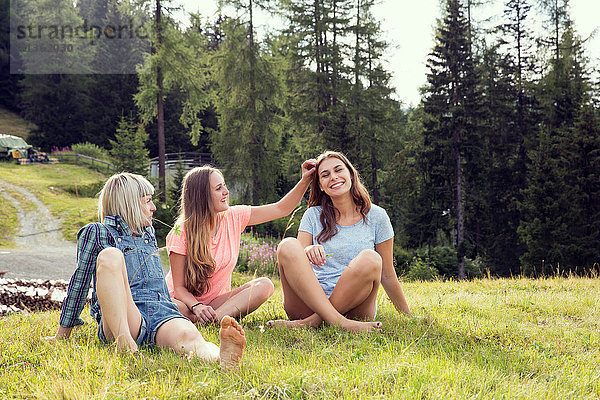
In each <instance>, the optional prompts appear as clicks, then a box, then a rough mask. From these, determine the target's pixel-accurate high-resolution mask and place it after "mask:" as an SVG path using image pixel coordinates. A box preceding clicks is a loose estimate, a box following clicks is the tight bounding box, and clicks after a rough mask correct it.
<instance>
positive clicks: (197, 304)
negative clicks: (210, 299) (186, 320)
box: [190, 302, 202, 312]
mask: <svg viewBox="0 0 600 400" xmlns="http://www.w3.org/2000/svg"><path fill="white" fill-rule="evenodd" d="M201 305H202V303H200V302H197V303H196V304H194V305H193V306H191V307H190V311H192V312H194V307H196V306H201Z"/></svg>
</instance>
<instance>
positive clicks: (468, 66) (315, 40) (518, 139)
mask: <svg viewBox="0 0 600 400" xmlns="http://www.w3.org/2000/svg"><path fill="white" fill-rule="evenodd" d="M500 1H502V4H503V11H502V14H501V15H498V16H497V20H498V21H499V23H498V24H496V25H495V26H493V27H491V28H490V27H489V26H486V27H485V28H484V27H483V25H482V24H481V21H476V20H474V19H473V18H472V17H471V16H472V15H473V10H474V9H475V8H477V7H482V6H484V5H485V3H486V2H484V1H472V0H444V1H442V4H443V7H442V14H441V15H440V16H439V18H438V22H437V26H436V27H435V44H434V46H433V48H431V49H430V52H429V55H428V57H427V59H426V60H423V61H424V62H426V65H427V70H428V73H427V82H426V84H425V85H424V86H423V87H422V88H421V100H420V103H419V104H417V105H416V106H414V107H407V106H405V105H404V104H402V102H401V101H399V100H398V98H401V97H402V94H401V93H396V90H395V88H394V87H392V85H391V83H390V82H391V72H390V71H389V70H387V69H386V63H385V56H386V51H387V50H388V49H389V46H391V45H392V44H391V43H388V42H386V41H385V40H383V36H384V35H383V32H382V30H381V26H380V22H379V21H377V20H376V19H375V18H374V16H373V13H372V9H373V7H374V6H375V3H376V2H375V0H229V1H222V2H221V3H222V5H223V6H224V8H223V12H221V13H219V15H217V16H216V17H214V18H212V17H211V18H209V17H206V16H203V15H197V14H190V23H189V24H183V23H181V22H180V21H178V20H177V19H176V18H175V17H174V15H175V13H174V11H175V5H173V4H171V2H169V1H168V0H153V1H149V0H142V1H127V0H80V1H77V2H76V3H73V2H72V1H68V0H23V1H21V2H19V3H18V4H19V6H18V7H17V6H13V5H11V4H17V3H15V2H12V3H11V1H10V0H0V27H1V28H2V29H1V31H0V106H1V107H4V108H6V109H9V110H11V111H13V112H17V113H19V114H20V115H21V116H23V117H24V118H25V119H27V120H28V121H31V122H32V123H34V124H35V125H36V127H37V128H36V129H35V130H34V131H33V132H32V133H31V135H30V136H29V138H28V141H29V142H30V143H31V144H33V145H35V146H37V147H39V148H41V149H43V150H45V151H50V150H51V149H52V148H62V147H65V146H72V145H74V144H80V143H86V142H87V143H91V144H94V145H97V146H98V147H101V148H105V149H111V148H112V149H113V151H114V152H117V151H118V150H117V147H119V148H121V149H123V148H131V149H132V151H131V154H138V153H140V154H142V156H146V157H147V153H148V152H149V154H150V156H152V157H154V156H159V157H163V156H164V154H165V152H183V151H189V152H210V153H212V154H213V156H214V159H215V160H216V162H217V164H218V165H219V166H220V167H221V168H223V170H224V171H225V176H226V177H227V179H229V180H235V181H241V182H247V185H246V186H245V190H244V191H243V192H242V193H241V194H240V196H239V198H236V199H233V200H235V202H238V203H241V202H247V203H250V204H261V203H265V202H268V201H273V200H276V199H278V198H279V197H280V196H281V195H283V194H284V193H285V192H286V191H287V190H289V189H290V188H291V187H292V186H293V185H294V184H295V182H296V180H297V179H298V178H299V172H300V168H299V166H300V164H301V162H302V160H304V159H307V158H312V157H314V156H316V155H318V154H319V153H320V152H322V151H323V150H326V149H328V150H336V151H341V152H343V153H345V154H346V155H347V156H348V158H349V159H350V160H351V161H352V162H353V163H354V165H355V166H356V167H357V169H358V170H359V171H360V173H361V176H362V179H363V181H364V183H365V184H366V186H367V188H368V190H369V192H370V194H371V196H372V200H373V202H374V203H376V204H379V205H381V206H382V207H384V208H385V209H386V210H387V212H388V214H389V216H390V218H391V220H392V223H393V225H394V230H395V258H396V263H397V267H398V269H399V270H400V271H401V272H403V273H407V274H409V275H410V274H413V275H414V276H417V277H420V278H435V277H442V278H458V279H462V278H465V277H473V276H479V275H482V274H486V273H487V274H490V275H493V276H511V275H519V274H524V275H528V276H540V275H554V274H568V273H573V274H587V273H589V272H590V271H592V270H594V269H598V263H599V262H600V74H599V71H598V66H597V65H594V64H593V63H592V62H591V61H590V59H589V57H588V55H587V53H586V51H587V49H586V38H582V37H580V35H579V34H578V32H577V27H576V26H575V24H574V21H573V20H572V19H571V16H570V14H569V1H568V0H496V2H500ZM487 3H490V1H488V2H487ZM15 8H18V9H17V10H15ZM228 10H233V12H229V11H228ZM257 10H261V12H267V13H272V14H273V15H277V16H278V17H279V18H283V20H284V21H285V23H284V26H283V27H282V28H281V29H271V30H269V31H268V32H266V33H262V34H260V35H259V34H257V28H256V21H255V14H256V12H257ZM11 12H12V13H21V14H22V15H26V16H27V18H28V20H29V21H36V18H38V19H37V21H40V20H41V18H42V17H43V16H45V17H47V14H48V13H50V14H51V16H52V18H53V20H55V21H61V23H62V24H71V25H79V24H83V22H84V21H104V23H105V25H108V24H109V23H111V22H112V23H114V22H115V21H122V22H124V23H127V21H135V22H136V23H138V24H140V26H144V27H146V28H147V32H149V35H148V37H147V40H148V42H147V43H142V44H139V45H133V43H132V46H130V47H128V48H119V49H118V51H116V50H115V49H112V48H110V46H108V44H107V43H106V41H104V42H103V41H99V42H98V44H97V45H96V46H88V47H86V48H79V47H78V46H77V43H76V39H74V38H68V37H67V38H63V39H62V40H63V41H65V42H64V44H66V45H67V46H70V45H74V47H73V48H74V50H73V51H74V52H80V54H79V55H78V56H79V59H84V58H85V59H86V63H85V65H79V67H81V68H82V69H81V70H78V72H77V73H68V71H67V72H64V71H63V72H62V73H61V72H60V71H61V68H65V65H66V63H67V62H66V61H65V59H64V58H63V55H62V54H61V53H55V54H53V55H50V56H49V55H47V54H45V55H44V58H40V57H41V54H42V53H39V54H35V52H33V53H29V54H27V53H20V52H17V51H11V29H10V21H9V18H10V15H11ZM534 12H535V13H538V14H540V15H542V20H543V25H544V27H543V28H544V29H542V30H540V29H537V27H536V26H535V24H534V23H533V22H532V20H531V16H532V15H533V13H534ZM44 13H46V14H44ZM540 32H542V33H540ZM92 33H93V32H92ZM69 40H71V41H72V42H69ZM17 58H20V59H19V60H17ZM124 60H125V61H126V62H125V61H124ZM17 62H19V63H21V64H22V65H24V66H25V67H27V66H29V67H32V66H40V65H43V66H44V67H46V68H48V70H47V71H37V72H36V73H26V72H27V70H26V69H25V73H11V63H12V65H14V64H15V63H17ZM125 64H127V65H134V66H135V68H134V70H133V71H129V70H128V69H127V65H125ZM119 68H122V69H121V70H120V69H119ZM107 71H108V72H110V73H107ZM119 71H121V72H119ZM13 72H14V71H13ZM125 133H130V135H125ZM125 136H127V137H129V138H130V139H129V141H127V140H125V139H123V138H124V137H125ZM136 143H137V144H136ZM140 143H141V146H142V151H141V152H137V153H136V152H135V151H133V150H134V148H135V147H136V146H137V145H139V144H140ZM131 157H132V158H135V157H133V156H131ZM161 178H162V177H161ZM158 185H159V188H160V190H159V192H160V193H161V196H160V197H161V201H162V202H163V203H165V204H170V206H169V207H171V208H169V209H173V207H172V205H173V203H174V201H175V200H174V199H175V198H176V195H177V194H176V192H177V190H171V189H169V188H167V187H166V185H165V183H164V180H163V179H159V182H158ZM160 209H162V208H161V207H160V206H159V210H160Z"/></svg>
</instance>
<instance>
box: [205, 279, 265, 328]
mask: <svg viewBox="0 0 600 400" xmlns="http://www.w3.org/2000/svg"><path fill="white" fill-rule="evenodd" d="M274 290H275V288H274V287H273V282H271V280H270V279H269V278H257V279H254V280H251V281H250V282H247V283H245V284H243V285H242V286H240V287H238V288H235V289H234V290H232V291H231V292H229V293H224V294H222V295H220V296H217V297H216V298H215V299H214V300H213V301H211V302H210V304H209V306H211V307H212V308H213V309H214V310H215V312H216V313H217V318H218V320H219V321H221V320H222V319H223V317H224V316H226V315H229V316H230V317H233V318H238V317H243V316H244V315H248V314H250V313H251V312H253V311H254V310H256V309H257V308H258V307H260V306H261V305H262V304H263V303H264V302H265V301H267V299H268V298H269V297H271V295H272V294H273V291H274Z"/></svg>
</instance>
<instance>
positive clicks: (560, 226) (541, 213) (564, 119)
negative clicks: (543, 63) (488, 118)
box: [519, 16, 600, 273]
mask: <svg viewBox="0 0 600 400" xmlns="http://www.w3.org/2000/svg"><path fill="white" fill-rule="evenodd" d="M566 19H567V20H566V22H565V25H564V26H563V27H562V29H563V35H562V38H561V41H560V43H559V45H558V47H557V49H558V50H559V52H558V56H559V57H558V58H552V59H551V60H550V62H549V65H550V67H549V70H548V73H547V74H546V75H545V76H544V77H543V79H542V80H541V82H540V85H539V95H538V96H539V98H540V104H541V106H542V107H543V119H542V123H543V124H542V129H541V130H540V132H539V135H538V137H537V138H536V140H535V141H533V142H532V144H531V148H532V150H531V151H530V153H529V154H530V159H531V166H530V168H529V170H528V181H527V182H528V185H527V189H526V190H524V191H523V193H524V196H523V201H522V202H521V204H520V209H521V212H522V221H521V224H520V226H519V234H520V236H521V239H522V240H523V242H524V243H525V244H526V245H527V252H526V253H525V254H524V255H523V256H522V257H521V260H522V262H523V264H524V268H525V269H526V270H527V271H529V272H539V271H540V268H541V265H542V260H543V265H544V266H545V267H544V268H543V270H542V273H543V272H546V270H547V266H552V268H554V269H556V268H558V267H559V266H560V267H561V269H563V270H566V269H575V268H586V267H589V266H590V265H589V264H590V263H592V262H595V260H593V258H594V256H597V254H594V251H590V249H589V246H593V245H595V243H596V235H597V228H596V226H597V225H596V224H594V223H593V222H592V221H591V218H594V217H593V216H594V215H597V211H596V209H595V206H591V204H592V203H588V201H589V200H590V199H593V200H592V201H593V204H596V203H597V178H596V176H595V175H596V173H597V172H592V170H593V168H594V167H593V166H592V165H594V166H595V165H597V164H596V163H597V153H598V151H599V150H600V149H599V148H598V147H597V146H598V140H597V139H596V138H595V136H597V131H596V129H597V128H596V126H597V125H596V123H595V122H594V118H593V112H592V114H590V111H589V110H587V109H588V108H589V107H590V105H589V104H590V103H591V90H590V85H589V79H588V76H589V74H588V73H587V71H586V68H585V63H586V60H585V57H583V55H582V51H581V42H580V40H579V39H578V38H577V36H576V35H575V33H574V31H573V29H572V26H571V22H570V20H569V19H568V16H567V17H566ZM586 225H589V226H590V227H591V228H589V229H588V228H587V227H586Z"/></svg>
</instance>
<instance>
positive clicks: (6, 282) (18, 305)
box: [0, 278, 69, 316]
mask: <svg viewBox="0 0 600 400" xmlns="http://www.w3.org/2000/svg"><path fill="white" fill-rule="evenodd" d="M68 285H69V284H68V282H66V281H62V280H41V279H31V280H19V279H4V278H0V316H3V315H6V314H9V313H13V312H25V313H28V312H34V311H47V310H58V309H60V308H61V306H62V302H63V300H64V299H65V297H66V295H67V287H68Z"/></svg>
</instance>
